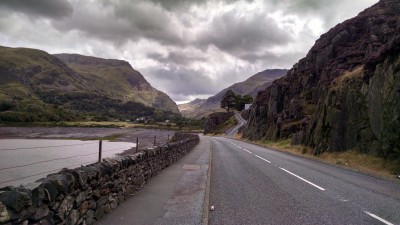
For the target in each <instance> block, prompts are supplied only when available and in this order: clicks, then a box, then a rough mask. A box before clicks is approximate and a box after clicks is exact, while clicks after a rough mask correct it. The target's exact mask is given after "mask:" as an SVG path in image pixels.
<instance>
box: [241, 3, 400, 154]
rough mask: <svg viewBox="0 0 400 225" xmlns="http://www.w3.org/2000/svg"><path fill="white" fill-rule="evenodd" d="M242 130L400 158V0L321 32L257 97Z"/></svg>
mask: <svg viewBox="0 0 400 225" xmlns="http://www.w3.org/2000/svg"><path fill="white" fill-rule="evenodd" d="M244 136H245V137H248V138H250V139H262V138H265V139H279V138H288V137H292V142H293V144H304V145H307V146H311V147H314V153H315V154H319V153H321V152H324V151H330V152H333V151H345V150H349V149H359V150H361V151H362V152H364V153H377V154H379V155H381V156H383V157H385V158H392V159H396V158H400V2H399V1H398V0H381V1H380V2H378V3H377V4H375V5H373V6H372V7H370V8H368V9H366V10H365V11H363V12H361V13H360V14H359V15H358V16H357V17H355V18H353V19H350V20H347V21H345V22H343V23H341V24H338V25H337V26H335V27H334V28H332V29H331V30H330V31H329V32H327V33H326V34H324V35H322V36H321V37H320V38H319V40H317V41H316V43H315V45H314V46H313V47H312V48H311V50H310V51H309V52H308V54H307V56H306V57H305V58H303V59H301V60H300V61H299V62H298V63H297V64H295V65H294V66H293V68H292V69H291V70H290V71H289V72H288V74H287V76H286V77H283V78H281V79H279V80H277V81H275V82H273V84H272V86H270V87H269V88H268V89H267V90H266V91H264V92H262V93H260V94H259V95H258V96H257V99H256V100H255V104H254V105H253V107H252V108H251V110H250V113H249V121H248V124H247V126H246V128H245V130H244Z"/></svg>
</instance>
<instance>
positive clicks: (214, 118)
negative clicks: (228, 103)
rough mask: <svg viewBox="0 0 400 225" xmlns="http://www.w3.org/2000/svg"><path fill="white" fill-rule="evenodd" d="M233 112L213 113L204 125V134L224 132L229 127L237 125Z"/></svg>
mask: <svg viewBox="0 0 400 225" xmlns="http://www.w3.org/2000/svg"><path fill="white" fill-rule="evenodd" d="M234 115H235V114H234V113H233V112H216V113H211V114H210V115H209V116H208V117H207V120H206V123H205V126H204V134H224V133H225V132H226V131H227V130H228V129H229V128H231V127H233V126H235V125H236V120H235V119H234Z"/></svg>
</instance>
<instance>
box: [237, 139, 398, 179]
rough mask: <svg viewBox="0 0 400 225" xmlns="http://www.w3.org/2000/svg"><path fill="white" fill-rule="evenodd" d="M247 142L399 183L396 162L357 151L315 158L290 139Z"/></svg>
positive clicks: (310, 149)
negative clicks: (292, 143)
mask: <svg viewBox="0 0 400 225" xmlns="http://www.w3.org/2000/svg"><path fill="white" fill-rule="evenodd" d="M237 138H238V139H242V137H241V136H237ZM244 140H246V139H244ZM246 141H248V140H246ZM249 142H252V143H255V144H258V145H261V146H264V147H268V148H272V149H274V150H277V151H281V152H286V153H289V154H293V155H297V156H301V157H304V158H309V159H313V160H318V161H321V162H325V163H328V164H332V165H336V166H340V167H345V168H349V169H352V170H355V171H360V172H363V173H366V174H370V175H373V176H376V177H381V178H385V179H389V180H392V181H396V182H397V183H400V180H399V179H398V178H399V175H396V173H395V172H394V171H396V167H397V166H398V165H397V163H396V162H394V161H388V160H385V159H383V158H380V157H377V156H374V155H367V154H363V153H361V152H359V151H357V150H349V151H345V152H333V153H331V152H324V153H322V154H321V155H319V156H315V155H313V149H312V148H310V147H306V146H301V145H295V146H293V145H291V144H290V142H291V140H290V139H282V140H278V141H270V140H261V141H255V142H254V141H249Z"/></svg>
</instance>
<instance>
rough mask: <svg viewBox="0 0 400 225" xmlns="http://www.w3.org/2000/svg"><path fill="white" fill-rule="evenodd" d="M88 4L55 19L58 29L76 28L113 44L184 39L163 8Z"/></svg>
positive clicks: (143, 3) (179, 41) (139, 3)
mask: <svg viewBox="0 0 400 225" xmlns="http://www.w3.org/2000/svg"><path fill="white" fill-rule="evenodd" d="M84 4H87V3H84ZM89 7H90V6H87V7H85V6H83V7H82V6H79V7H78V6H77V5H76V7H75V11H74V14H73V15H72V16H70V17H68V18H66V19H64V20H63V21H55V22H54V23H53V24H54V26H55V27H56V28H57V29H59V30H61V31H72V30H78V31H81V32H83V33H85V34H86V35H88V36H91V37H96V38H100V39H103V40H107V41H111V42H113V43H115V44H116V45H121V44H124V43H126V42H127V41H137V40H139V39H142V38H145V39H151V40H155V41H157V42H159V43H161V44H167V45H169V44H175V45H178V44H182V43H184V40H183V39H182V38H181V37H180V36H179V35H178V33H177V32H176V27H175V26H174V24H173V23H172V22H171V19H170V16H169V15H168V14H167V13H166V11H164V10H163V9H162V8H160V7H157V6H155V5H154V4H151V3H149V2H146V1H137V2H135V4H132V2H129V1H112V2H111V1H105V2H104V4H103V5H101V6H97V8H94V9H93V8H91V9H89ZM149 12H151V13H149Z"/></svg>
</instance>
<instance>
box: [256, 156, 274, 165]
mask: <svg viewBox="0 0 400 225" xmlns="http://www.w3.org/2000/svg"><path fill="white" fill-rule="evenodd" d="M255 156H256V157H257V158H259V159H261V160H264V161H265V162H267V163H271V162H270V161H268V160H266V159H264V158H263V157H261V156H259V155H255Z"/></svg>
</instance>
